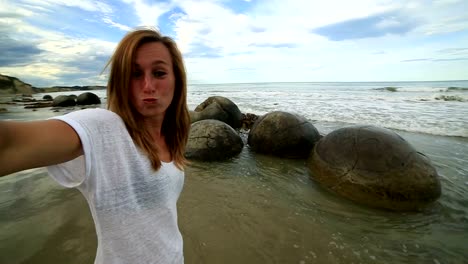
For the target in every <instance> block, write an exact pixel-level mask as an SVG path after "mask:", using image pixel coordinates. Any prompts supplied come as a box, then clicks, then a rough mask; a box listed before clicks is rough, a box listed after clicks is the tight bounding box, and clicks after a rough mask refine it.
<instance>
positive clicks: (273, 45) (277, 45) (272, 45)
mask: <svg viewBox="0 0 468 264" xmlns="http://www.w3.org/2000/svg"><path fill="white" fill-rule="evenodd" d="M249 46H250V47H258V48H274V49H281V48H295V47H297V44H295V43H252V44H250V45H249Z"/></svg>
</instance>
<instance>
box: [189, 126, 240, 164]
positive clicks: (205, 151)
mask: <svg viewBox="0 0 468 264" xmlns="http://www.w3.org/2000/svg"><path fill="white" fill-rule="evenodd" d="M243 147H244V143H243V142H242V139H241V138H240V136H239V135H238V134H237V133H236V131H235V130H234V129H233V128H232V127H230V126H229V125H227V124H226V123H224V122H221V121H218V120H201V121H198V122H195V123H193V124H192V126H191V128H190V134H189V138H188V142H187V146H186V149H185V156H186V157H187V158H188V159H197V160H205V161H210V160H224V159H228V158H231V157H234V156H236V155H237V154H239V153H240V152H241V150H242V148H243Z"/></svg>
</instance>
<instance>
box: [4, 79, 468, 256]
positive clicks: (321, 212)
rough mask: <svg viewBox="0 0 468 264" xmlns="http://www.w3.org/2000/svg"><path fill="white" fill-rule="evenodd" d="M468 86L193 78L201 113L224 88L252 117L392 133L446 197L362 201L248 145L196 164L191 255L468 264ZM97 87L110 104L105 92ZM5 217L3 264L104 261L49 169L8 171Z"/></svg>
mask: <svg viewBox="0 0 468 264" xmlns="http://www.w3.org/2000/svg"><path fill="white" fill-rule="evenodd" d="M467 87H468V81H451V82H393V83H381V82H379V83H375V82H367V83H246V84H192V85H189V89H188V104H189V108H190V109H191V110H193V109H194V108H195V107H196V106H197V105H198V104H200V103H202V102H203V101H204V100H205V99H206V98H208V97H209V96H214V95H219V96H224V97H227V98H229V99H231V100H232V101H233V102H234V103H236V104H237V105H238V107H239V109H240V110H241V111H242V112H243V113H254V114H257V115H262V114H265V113H268V112H271V111H276V110H281V111H287V112H292V113H297V114H300V115H303V116H304V117H305V118H307V119H308V120H309V121H310V122H311V123H312V124H313V125H314V126H315V127H316V128H317V129H318V130H319V132H320V133H321V134H323V135H326V134H327V133H330V132H331V131H333V130H335V129H338V128H341V127H345V126H349V125H356V124H360V125H375V126H379V127H386V128H389V129H392V130H394V131H395V132H397V133H398V134H399V135H400V136H402V137H403V138H405V139H406V140H407V141H408V142H409V143H410V144H411V145H413V146H414V147H415V148H416V149H417V150H418V151H419V152H422V153H424V154H425V155H427V156H428V157H429V158H430V160H431V161H432V163H433V165H434V167H435V168H436V169H437V172H438V174H439V175H440V181H441V184H442V196H441V197H440V198H439V200H438V201H436V202H435V203H434V204H432V205H431V206H429V207H427V208H425V209H424V210H422V211H419V212H412V213H398V212H391V211H385V210H379V209H374V208H369V207H365V206H361V205H358V204H355V203H353V202H351V201H348V200H346V199H343V198H341V197H339V196H337V195H335V194H332V193H330V192H328V191H327V190H326V189H324V188H322V187H321V186H320V185H319V184H318V183H316V182H314V181H313V180H312V179H311V178H310V176H309V171H308V170H307V167H306V165H305V163H306V161H305V160H301V159H299V160H291V159H280V158H276V157H270V156H265V155H260V154H256V153H254V152H252V151H251V150H250V148H249V147H248V145H246V146H244V149H243V150H242V152H241V153H240V155H239V156H237V157H235V158H233V159H231V160H228V161H223V162H198V161H193V162H192V163H191V165H190V166H189V167H188V168H187V170H186V175H185V176H186V178H185V185H184V189H183V191H182V194H181V197H180V199H179V203H178V211H179V226H180V230H181V232H182V235H183V238H184V253H185V262H186V263H246V264H247V263H436V264H437V263H464V262H465V261H466V259H468V252H467V251H466V249H467V246H466V245H468V236H467V235H466V234H467V230H468V88H467ZM92 92H94V93H96V94H97V95H98V96H100V97H101V99H103V100H102V101H103V103H102V104H101V105H100V106H97V107H103V108H105V103H106V100H105V97H106V95H105V90H96V91H92ZM71 93H73V92H59V93H51V95H53V96H54V97H55V96H56V95H59V94H71ZM75 94H77V95H78V93H75ZM43 95H44V94H35V95H34V97H35V98H37V99H40V98H42V96H43ZM2 107H4V108H7V109H8V112H6V113H0V120H37V119H45V118H50V117H52V116H56V115H61V114H64V113H66V112H70V111H75V110H78V109H80V108H79V107H75V108H65V109H61V110H60V111H59V112H54V111H52V110H51V109H50V108H40V109H37V111H32V110H31V109H24V108H23V107H22V106H21V105H8V106H2V105H0V108H2ZM0 221H1V225H0V263H93V260H94V257H95V253H96V246H97V242H96V235H95V230H94V224H93V221H92V218H91V214H90V212H89V209H88V206H87V204H86V201H85V199H84V198H83V197H82V195H81V194H80V193H79V192H78V191H77V190H73V189H65V188H62V187H60V186H59V185H58V184H57V183H55V182H54V181H53V180H52V179H51V178H49V177H48V175H47V171H46V170H45V169H44V168H39V169H31V170H27V171H23V172H19V173H15V174H14V175H9V176H6V177H2V178H0Z"/></svg>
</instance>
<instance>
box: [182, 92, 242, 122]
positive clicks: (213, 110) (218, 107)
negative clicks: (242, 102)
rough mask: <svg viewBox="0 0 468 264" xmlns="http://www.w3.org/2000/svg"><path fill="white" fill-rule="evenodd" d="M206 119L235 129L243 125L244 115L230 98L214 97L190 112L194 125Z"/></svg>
mask: <svg viewBox="0 0 468 264" xmlns="http://www.w3.org/2000/svg"><path fill="white" fill-rule="evenodd" d="M205 119H215V120H219V121H222V122H224V123H226V124H228V125H230V126H231V127H233V128H239V127H240V126H241V123H242V113H241V111H240V110H239V108H238V107H237V105H236V104H235V103H234V102H232V101H231V100H229V99H228V98H226V97H222V96H212V97H209V98H208V99H206V100H205V101H204V102H203V103H201V104H200V105H198V106H197V107H196V108H195V111H190V120H191V122H192V123H194V122H197V121H200V120H205Z"/></svg>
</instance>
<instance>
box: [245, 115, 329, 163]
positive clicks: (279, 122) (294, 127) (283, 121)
mask: <svg viewBox="0 0 468 264" xmlns="http://www.w3.org/2000/svg"><path fill="white" fill-rule="evenodd" d="M319 139H320V134H319V132H318V131H317V129H316V128H315V127H314V126H313V125H312V124H311V123H310V122H309V121H307V120H306V119H305V118H304V117H302V116H299V115H295V114H291V113H287V112H282V111H275V112H270V113H268V114H266V115H264V116H262V117H260V118H259V119H258V120H257V121H256V122H255V123H254V125H253V126H252V128H251V129H250V132H249V137H248V143H249V146H250V147H251V149H252V150H253V151H255V152H258V153H263V154H269V155H274V156H279V157H285V158H307V157H308V156H309V154H310V151H311V150H312V148H313V147H314V144H315V143H316V142H317V141H318V140H319Z"/></svg>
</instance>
